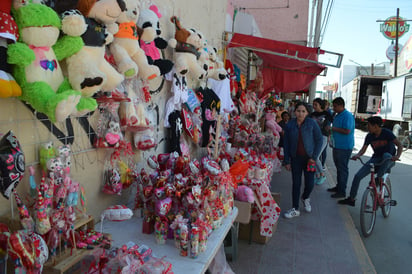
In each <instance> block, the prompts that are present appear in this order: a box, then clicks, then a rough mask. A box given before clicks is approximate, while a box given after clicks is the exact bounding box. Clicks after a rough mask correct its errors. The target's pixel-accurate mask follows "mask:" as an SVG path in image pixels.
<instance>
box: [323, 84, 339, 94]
mask: <svg viewBox="0 0 412 274" xmlns="http://www.w3.org/2000/svg"><path fill="white" fill-rule="evenodd" d="M323 90H326V91H333V92H336V91H337V90H338V83H333V84H331V85H327V86H324V87H323Z"/></svg>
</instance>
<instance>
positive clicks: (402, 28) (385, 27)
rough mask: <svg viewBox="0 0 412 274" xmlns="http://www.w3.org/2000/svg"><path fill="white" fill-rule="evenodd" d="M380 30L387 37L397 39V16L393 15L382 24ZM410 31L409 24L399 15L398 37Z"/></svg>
mask: <svg viewBox="0 0 412 274" xmlns="http://www.w3.org/2000/svg"><path fill="white" fill-rule="evenodd" d="M380 31H381V32H382V34H383V36H385V38H387V39H390V40H394V39H396V16H391V17H389V18H388V19H386V20H385V22H383V23H382V24H381V26H380ZM408 31H409V24H408V23H406V21H405V20H404V19H403V18H402V17H398V38H399V37H401V36H402V35H404V34H405V33H406V32H408Z"/></svg>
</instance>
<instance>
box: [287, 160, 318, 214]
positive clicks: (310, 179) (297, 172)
mask: <svg viewBox="0 0 412 274" xmlns="http://www.w3.org/2000/svg"><path fill="white" fill-rule="evenodd" d="M308 160H309V158H308V157H305V156H299V155H297V156H296V157H293V158H292V159H291V161H290V165H291V171H292V181H293V185H292V204H293V207H294V208H295V209H296V210H298V209H299V198H300V188H301V186H302V172H303V174H304V178H305V189H304V191H303V194H302V199H307V198H309V196H310V193H311V192H312V190H313V186H314V184H315V180H314V179H315V178H314V177H315V172H313V171H307V170H306V168H307V164H308Z"/></svg>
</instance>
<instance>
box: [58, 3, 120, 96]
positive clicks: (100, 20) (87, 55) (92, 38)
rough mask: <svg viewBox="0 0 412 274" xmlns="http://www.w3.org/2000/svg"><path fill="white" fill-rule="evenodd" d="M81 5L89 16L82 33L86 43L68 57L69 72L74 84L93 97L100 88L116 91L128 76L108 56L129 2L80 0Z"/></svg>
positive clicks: (81, 8)
mask: <svg viewBox="0 0 412 274" xmlns="http://www.w3.org/2000/svg"><path fill="white" fill-rule="evenodd" d="M77 8H78V10H79V11H80V12H81V13H82V14H83V15H84V16H85V17H86V24H87V30H86V32H85V33H84V34H83V35H82V36H81V37H82V39H83V42H84V47H83V48H82V49H81V50H80V51H79V52H78V53H76V54H74V55H73V56H71V57H69V58H67V59H66V63H67V74H68V78H69V81H70V84H71V85H72V86H73V88H75V89H76V90H80V91H81V92H82V94H83V96H85V97H91V96H93V95H94V94H95V93H96V92H97V91H100V90H102V91H112V90H113V89H115V88H116V87H117V86H118V85H119V84H120V83H121V82H122V81H123V79H124V77H123V75H121V74H120V73H119V72H117V71H116V70H115V69H114V67H113V66H112V65H110V63H109V62H108V61H106V59H105V58H104V56H105V46H106V45H108V44H110V43H111V42H112V41H113V34H114V33H116V32H117V31H118V27H117V25H116V24H115V22H116V20H117V18H118V17H119V16H120V14H121V13H122V12H123V11H124V10H125V8H126V5H125V3H124V1H123V0H118V1H116V0H100V1H94V0H79V1H78V3H77Z"/></svg>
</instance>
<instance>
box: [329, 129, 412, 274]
mask: <svg viewBox="0 0 412 274" xmlns="http://www.w3.org/2000/svg"><path fill="white" fill-rule="evenodd" d="M365 135H366V132H362V131H359V130H357V131H356V135H355V138H356V140H355V146H356V148H357V149H360V148H361V147H362V145H363V140H364V136H365ZM371 155H372V149H368V152H367V153H366V154H365V156H363V158H364V159H367V158H368V157H370V156H371ZM329 166H330V165H329ZM332 166H333V163H332ZM360 167H361V163H360V162H358V161H356V162H355V161H350V166H349V168H350V176H349V182H348V189H347V191H349V189H350V186H351V182H352V178H353V176H354V174H355V173H356V171H357V170H358V169H359V168H360ZM411 167H412V150H410V149H409V150H408V151H406V152H404V153H403V154H402V157H401V161H400V162H397V164H396V166H395V167H394V168H393V169H392V173H391V182H392V190H393V195H392V198H393V199H395V200H397V202H398V205H397V206H396V207H393V208H392V211H391V214H390V216H389V217H388V218H386V219H385V218H383V216H382V214H381V212H380V211H378V212H377V219H376V224H375V229H374V231H373V234H372V235H371V236H370V237H369V238H364V237H361V238H362V241H363V243H364V245H365V248H366V250H367V252H368V254H369V257H370V258H371V260H372V263H373V265H374V266H375V268H376V271H377V273H388V274H389V273H410V272H411V269H412V260H411V254H412V237H411V235H412V214H411V213H410V209H411V208H412V199H411V193H412V184H411V175H412V173H411V171H412V169H411ZM333 176H334V178H336V177H335V175H333ZM367 183H368V180H367V179H366V178H365V179H364V180H363V181H362V182H361V185H360V187H359V192H358V197H357V199H358V201H357V204H356V206H355V207H348V209H349V213H350V215H351V216H352V219H353V222H354V224H355V226H356V228H357V229H358V231H360V226H359V218H360V217H359V211H360V209H359V204H360V203H359V201H360V199H362V194H363V190H364V189H365V188H366V186H367Z"/></svg>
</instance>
